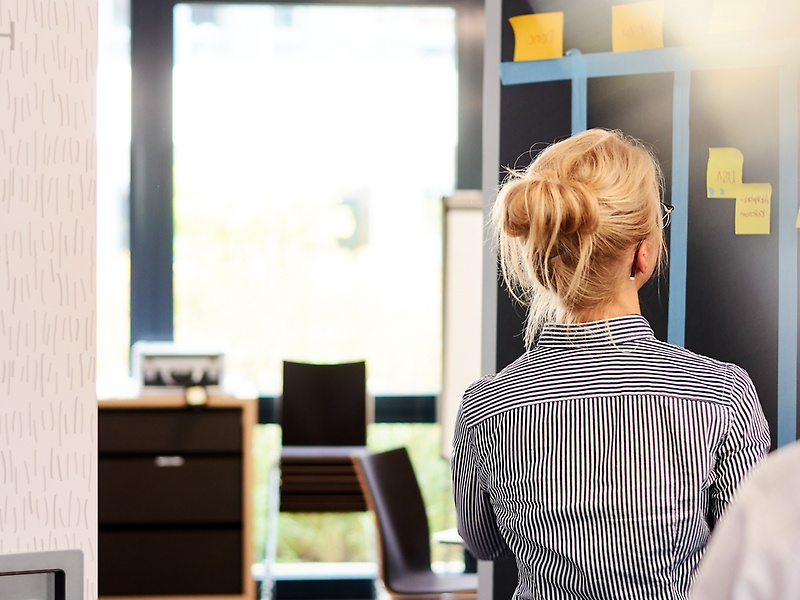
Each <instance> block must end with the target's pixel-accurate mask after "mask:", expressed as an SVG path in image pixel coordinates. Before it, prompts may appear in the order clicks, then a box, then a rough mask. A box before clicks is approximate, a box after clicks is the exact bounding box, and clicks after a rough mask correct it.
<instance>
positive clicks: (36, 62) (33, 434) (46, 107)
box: [0, 0, 97, 599]
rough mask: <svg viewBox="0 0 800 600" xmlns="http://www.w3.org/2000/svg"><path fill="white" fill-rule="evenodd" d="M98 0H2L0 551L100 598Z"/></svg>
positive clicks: (0, 124) (0, 102) (0, 16)
mask: <svg viewBox="0 0 800 600" xmlns="http://www.w3.org/2000/svg"><path fill="white" fill-rule="evenodd" d="M96 23H97V2H96V0H0V553H15V552H29V551H37V550H61V549H68V548H79V549H82V550H83V551H84V554H85V561H86V562H85V568H86V581H85V586H84V589H85V590H86V591H85V596H86V598H87V599H89V598H95V597H96V596H97V585H96V579H97V578H96V570H97V567H96V563H97V560H96V554H97V552H96V549H97V461H96V458H95V457H96V454H97V452H96V421H97V408H96V399H95V337H96V332H95V274H94V273H95V268H94V263H95V232H96V218H95V209H96V205H95V203H96V194H95V175H96V169H95V161H96V156H95V154H96V152H95V137H94V134H95V93H94V92H95V64H96V54H97V42H96V38H97V31H96Z"/></svg>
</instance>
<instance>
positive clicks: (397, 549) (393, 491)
mask: <svg viewBox="0 0 800 600" xmlns="http://www.w3.org/2000/svg"><path fill="white" fill-rule="evenodd" d="M353 462H354V464H355V467H356V473H357V474H358V477H359V481H360V482H361V486H362V490H363V491H364V495H365V497H366V499H367V505H368V506H369V508H370V509H371V510H372V511H373V513H374V514H375V519H376V523H377V528H378V551H379V554H380V556H379V567H380V572H381V577H382V579H383V581H384V584H385V585H386V587H387V588H388V589H393V588H394V586H393V585H392V582H393V581H398V580H400V579H402V578H403V577H405V576H406V575H408V574H410V573H413V572H430V571H431V547H430V529H429V527H428V516H427V513H426V512H425V502H424V499H423V497H422V492H421V491H420V488H419V483H418V482H417V477H416V474H415V473H414V467H413V465H412V463H411V459H410V457H409V455H408V451H407V450H406V449H405V448H402V447H401V448H395V449H394V450H389V451H386V452H378V453H370V452H362V453H358V454H355V455H354V456H353Z"/></svg>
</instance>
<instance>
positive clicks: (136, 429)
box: [97, 408, 242, 454]
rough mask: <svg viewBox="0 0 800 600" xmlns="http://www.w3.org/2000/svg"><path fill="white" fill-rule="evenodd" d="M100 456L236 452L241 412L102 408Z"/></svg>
mask: <svg viewBox="0 0 800 600" xmlns="http://www.w3.org/2000/svg"><path fill="white" fill-rule="evenodd" d="M97 425H98V427H97V431H98V433H97V449H98V452H99V453H101V454H102V453H131V454H135V453H142V452H155V453H164V452H166V453H179V452H235V451H240V450H241V448H242V411H241V409H238V408H230V409H228V408H215V409H209V410H204V409H175V408H165V409H141V408H138V409H121V408H114V409H101V410H99V411H98V415H97Z"/></svg>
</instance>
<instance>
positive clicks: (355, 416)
mask: <svg viewBox="0 0 800 600" xmlns="http://www.w3.org/2000/svg"><path fill="white" fill-rule="evenodd" d="M278 421H279V423H280V424H281V430H282V444H283V445H284V446H365V445H366V443H367V375H366V363H365V361H359V362H350V363H335V364H314V363H302V362H293V361H284V363H283V395H282V397H281V398H280V402H279V404H278Z"/></svg>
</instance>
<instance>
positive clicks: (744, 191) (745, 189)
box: [735, 183, 772, 235]
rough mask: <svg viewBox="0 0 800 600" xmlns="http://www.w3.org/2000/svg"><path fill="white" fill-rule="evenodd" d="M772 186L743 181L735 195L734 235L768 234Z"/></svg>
mask: <svg viewBox="0 0 800 600" xmlns="http://www.w3.org/2000/svg"><path fill="white" fill-rule="evenodd" d="M771 204H772V186H771V185H770V184H768V183H743V184H742V185H740V186H739V192H738V194H737V195H736V224H735V228H736V235H749V234H762V235H769V214H770V205H771Z"/></svg>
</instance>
